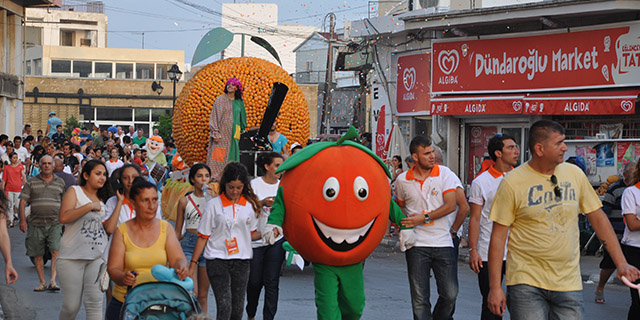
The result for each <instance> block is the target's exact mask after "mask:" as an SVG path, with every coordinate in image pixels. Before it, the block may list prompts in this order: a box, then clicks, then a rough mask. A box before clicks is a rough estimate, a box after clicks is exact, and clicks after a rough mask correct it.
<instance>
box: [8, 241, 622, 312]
mask: <svg viewBox="0 0 640 320" xmlns="http://www.w3.org/2000/svg"><path fill="white" fill-rule="evenodd" d="M9 233H10V236H11V247H12V252H13V258H14V265H15V268H16V270H17V271H18V273H19V280H18V282H17V283H16V284H14V285H11V286H8V285H5V284H2V285H0V303H1V305H2V310H3V312H4V317H5V319H52V318H57V317H58V311H59V310H60V304H61V293H60V292H33V288H34V287H35V286H36V285H37V283H38V280H37V275H36V271H35V268H34V267H33V265H32V264H31V262H30V260H29V259H28V258H27V257H26V256H25V255H24V253H25V247H24V234H23V233H22V232H20V230H19V229H18V228H12V229H10V230H9ZM466 253H467V250H466V249H461V257H462V259H461V260H460V262H459V264H458V275H459V287H460V290H459V294H458V300H457V305H456V312H455V315H454V318H455V319H479V318H480V302H481V297H480V292H479V290H478V286H477V278H476V275H475V274H474V273H473V272H472V271H471V270H470V269H469V267H468V265H467V264H466V263H465V262H464V257H465V254H466ZM599 261H600V259H599V258H596V257H593V256H586V257H582V259H581V265H582V272H583V278H584V279H585V283H584V291H583V295H584V301H585V303H584V306H585V319H594V320H596V319H598V320H600V319H626V315H627V310H628V307H629V304H630V297H629V290H628V289H627V287H625V286H623V285H620V284H616V283H612V284H609V285H607V287H606V289H605V298H606V303H605V304H602V305H600V304H595V303H594V302H593V298H594V296H593V292H594V290H595V284H594V283H593V281H596V282H597V278H596V277H597V274H598V273H599V269H598V263H599ZM48 266H49V264H48V265H47V267H46V268H45V275H46V277H47V279H48V278H49V275H50V268H49V267H48ZM0 268H1V269H0V270H4V262H0ZM3 276H4V274H3ZM3 278H4V277H3ZM364 279H365V290H366V297H367V301H366V306H365V309H364V314H363V316H362V319H385V320H386V319H411V302H410V296H409V285H408V280H407V274H406V262H405V259H404V254H403V253H401V252H397V251H395V250H394V249H393V241H388V239H385V241H383V244H381V245H380V246H379V247H378V249H377V250H376V251H375V252H374V253H373V254H372V255H371V256H370V257H369V258H368V259H367V260H366V263H365V268H364ZM3 280H4V279H3ZM2 282H3V283H4V281H2ZM436 299H437V294H436V288H435V283H434V282H432V285H431V301H432V303H434V304H435V301H436ZM261 300H262V298H261ZM209 306H210V308H209V315H211V317H214V316H215V303H214V300H213V294H211V293H210V294H209ZM258 310H259V311H258V315H257V319H262V312H261V310H262V303H261V304H260V306H259V307H258ZM315 312H316V309H315V304H314V291H313V270H312V268H305V269H304V270H303V271H300V270H299V269H297V267H286V268H285V269H284V272H283V275H282V277H281V278H280V298H279V305H278V313H277V318H279V319H315ZM0 314H1V312H0ZM1 318H2V317H1V316H0V319H1ZM245 318H246V316H245ZM78 319H85V315H84V309H82V310H81V311H80V313H79V315H78ZM504 319H509V317H508V316H505V317H504Z"/></svg>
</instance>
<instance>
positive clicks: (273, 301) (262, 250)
mask: <svg viewBox="0 0 640 320" xmlns="http://www.w3.org/2000/svg"><path fill="white" fill-rule="evenodd" d="M282 243H284V238H282V239H280V240H278V241H277V242H276V243H274V244H272V245H268V246H264V247H259V248H253V259H251V269H250V272H249V284H248V285H247V308H246V309H247V316H248V317H249V318H255V316H256V310H257V309H258V300H259V298H260V291H262V287H263V286H264V308H263V309H262V318H263V319H264V320H271V319H273V318H274V317H275V315H276V311H277V310H278V290H279V289H278V285H279V283H280V269H282V263H283V262H284V248H282Z"/></svg>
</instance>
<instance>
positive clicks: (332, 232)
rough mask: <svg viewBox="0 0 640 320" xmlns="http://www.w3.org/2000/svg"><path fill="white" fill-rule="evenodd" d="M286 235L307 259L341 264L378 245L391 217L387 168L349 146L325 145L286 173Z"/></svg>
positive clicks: (358, 259) (360, 258)
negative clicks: (325, 146)
mask: <svg viewBox="0 0 640 320" xmlns="http://www.w3.org/2000/svg"><path fill="white" fill-rule="evenodd" d="M280 186H281V187H282V192H283V198H284V205H285V210H286V214H285V219H284V223H283V229H284V234H285V238H286V239H287V241H289V242H290V243H291V245H292V246H293V247H294V248H295V249H296V251H298V252H299V253H300V254H301V255H302V256H303V257H304V258H305V259H307V260H309V261H311V262H316V263H322V264H327V265H334V266H342V265H350V264H354V263H358V262H362V261H363V260H364V259H366V258H367V257H368V256H369V254H371V252H373V250H374V249H375V248H376V247H377V246H378V244H379V243H380V241H381V240H382V237H383V236H384V233H385V229H386V228H387V223H388V222H387V220H388V219H389V206H390V201H391V189H390V185H389V180H388V178H387V174H386V172H385V170H384V169H383V168H382V166H381V165H380V163H379V162H378V161H377V160H376V159H374V158H373V157H372V156H371V155H369V154H367V153H366V152H364V151H362V150H361V149H359V148H356V147H353V146H350V145H341V146H332V147H329V148H326V149H324V150H322V151H320V152H318V153H317V154H315V155H314V156H312V157H311V158H309V159H307V160H306V161H304V162H302V163H300V164H299V165H298V166H296V167H295V168H293V169H289V170H287V171H286V173H285V174H284V176H283V178H282V181H281V182H280Z"/></svg>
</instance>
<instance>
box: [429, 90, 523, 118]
mask: <svg viewBox="0 0 640 320" xmlns="http://www.w3.org/2000/svg"><path fill="white" fill-rule="evenodd" d="M523 98H524V96H523V95H508V96H506V95H484V96H469V95H456V96H439V97H433V98H431V102H430V103H431V115H483V114H486V115H491V114H521V113H522V107H523V106H524V101H523Z"/></svg>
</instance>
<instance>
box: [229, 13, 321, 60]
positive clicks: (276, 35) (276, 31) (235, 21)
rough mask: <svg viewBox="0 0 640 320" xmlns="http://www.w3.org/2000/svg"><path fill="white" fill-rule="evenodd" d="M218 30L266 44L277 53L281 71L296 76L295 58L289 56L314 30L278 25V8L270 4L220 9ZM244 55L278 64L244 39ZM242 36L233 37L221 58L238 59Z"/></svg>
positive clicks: (307, 27)
mask: <svg viewBox="0 0 640 320" xmlns="http://www.w3.org/2000/svg"><path fill="white" fill-rule="evenodd" d="M222 27H223V28H226V29H227V30H229V31H231V32H233V33H246V34H248V35H252V36H258V37H261V38H263V39H265V40H266V41H268V42H269V43H270V44H271V46H273V48H274V49H275V50H276V51H277V52H278V55H279V57H280V61H281V62H282V67H283V68H284V69H285V70H286V71H287V72H288V73H295V72H296V54H295V53H294V52H293V49H295V48H296V47H297V46H298V45H299V44H300V43H301V42H302V41H304V39H306V37H307V36H308V35H309V34H311V32H313V31H317V28H316V27H313V26H303V25H278V5H276V4H272V3H239V4H233V3H225V4H223V5H222ZM244 38H245V40H244V46H245V48H244V55H245V56H251V57H257V58H262V59H265V60H267V61H271V62H273V63H275V64H278V62H277V61H276V59H274V58H273V57H272V56H271V54H270V53H269V52H267V51H266V50H265V49H263V48H262V47H260V46H258V45H257V44H255V43H253V42H252V41H251V40H250V36H245V37H244ZM241 50H242V36H241V35H235V37H234V40H233V42H232V43H231V45H230V46H229V47H228V48H227V49H225V51H224V57H225V58H228V57H240V56H241Z"/></svg>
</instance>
